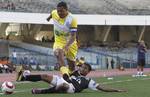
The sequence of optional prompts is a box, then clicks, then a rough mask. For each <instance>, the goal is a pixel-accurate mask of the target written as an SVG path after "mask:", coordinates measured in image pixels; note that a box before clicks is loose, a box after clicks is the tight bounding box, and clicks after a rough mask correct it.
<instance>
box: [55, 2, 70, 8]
mask: <svg viewBox="0 0 150 97" xmlns="http://www.w3.org/2000/svg"><path fill="white" fill-rule="evenodd" d="M57 7H63V8H64V9H68V6H67V3H66V2H64V1H61V2H59V3H58V4H57Z"/></svg>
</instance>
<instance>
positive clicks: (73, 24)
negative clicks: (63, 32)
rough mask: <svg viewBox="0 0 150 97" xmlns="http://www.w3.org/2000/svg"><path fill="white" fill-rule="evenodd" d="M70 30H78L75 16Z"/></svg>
mask: <svg viewBox="0 0 150 97" xmlns="http://www.w3.org/2000/svg"><path fill="white" fill-rule="evenodd" d="M70 32H71V33H72V32H73V33H74V32H77V19H75V18H73V19H72V22H71V28H70Z"/></svg>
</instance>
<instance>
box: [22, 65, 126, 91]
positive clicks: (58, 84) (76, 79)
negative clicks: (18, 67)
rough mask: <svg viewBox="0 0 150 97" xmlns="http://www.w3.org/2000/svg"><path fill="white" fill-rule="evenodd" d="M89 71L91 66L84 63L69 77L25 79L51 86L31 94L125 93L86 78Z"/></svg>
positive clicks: (50, 76) (42, 75)
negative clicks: (88, 90) (85, 90)
mask: <svg viewBox="0 0 150 97" xmlns="http://www.w3.org/2000/svg"><path fill="white" fill-rule="evenodd" d="M90 71H91V66H90V65H89V64H87V63H84V64H83V65H82V66H81V67H80V68H79V70H77V71H75V72H73V74H71V75H70V77H68V78H67V77H66V79H65V80H64V79H63V77H60V76H57V75H47V74H41V75H27V76H26V77H25V79H26V80H28V81H41V80H42V81H45V82H47V83H49V84H51V85H53V86H52V87H49V88H47V89H32V93H33V94H47V93H78V92H81V91H82V90H84V89H88V88H89V89H92V90H96V91H98V90H100V91H104V92H125V91H124V90H120V89H114V88H106V87H104V86H102V85H101V84H99V83H96V82H95V81H94V80H93V79H91V78H88V77H86V75H87V74H88V73H89V72H90Z"/></svg>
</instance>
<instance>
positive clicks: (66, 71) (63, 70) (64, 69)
mask: <svg viewBox="0 0 150 97" xmlns="http://www.w3.org/2000/svg"><path fill="white" fill-rule="evenodd" d="M60 72H61V73H62V74H68V75H69V69H68V67H66V66H62V67H60Z"/></svg>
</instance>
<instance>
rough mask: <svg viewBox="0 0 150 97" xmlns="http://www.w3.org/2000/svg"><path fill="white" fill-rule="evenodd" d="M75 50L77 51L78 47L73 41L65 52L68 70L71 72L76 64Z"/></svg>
mask: <svg viewBox="0 0 150 97" xmlns="http://www.w3.org/2000/svg"><path fill="white" fill-rule="evenodd" d="M77 51H78V47H77V45H76V43H73V45H71V46H70V47H69V50H68V52H67V53H66V58H67V62H68V67H69V70H70V72H69V73H72V71H74V70H75V66H76V65H75V60H76V55H77Z"/></svg>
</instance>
